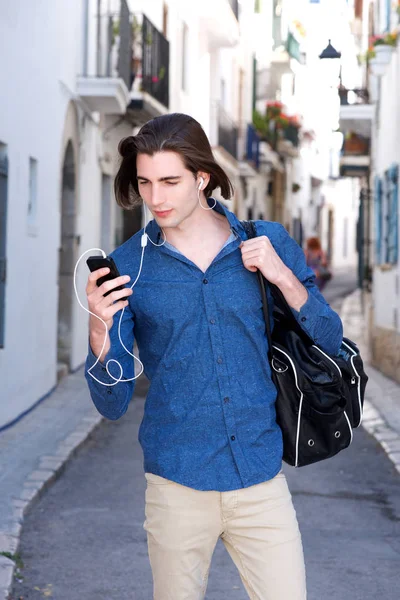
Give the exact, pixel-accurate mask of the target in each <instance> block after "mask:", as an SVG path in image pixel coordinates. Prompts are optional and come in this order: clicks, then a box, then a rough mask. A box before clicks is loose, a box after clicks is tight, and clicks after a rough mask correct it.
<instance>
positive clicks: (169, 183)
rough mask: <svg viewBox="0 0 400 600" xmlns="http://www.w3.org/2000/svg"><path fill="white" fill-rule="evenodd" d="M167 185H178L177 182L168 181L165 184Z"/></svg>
mask: <svg viewBox="0 0 400 600" xmlns="http://www.w3.org/2000/svg"><path fill="white" fill-rule="evenodd" d="M165 183H166V184H167V185H178V182H177V181H166V182H165Z"/></svg>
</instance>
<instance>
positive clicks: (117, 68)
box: [78, 0, 169, 124]
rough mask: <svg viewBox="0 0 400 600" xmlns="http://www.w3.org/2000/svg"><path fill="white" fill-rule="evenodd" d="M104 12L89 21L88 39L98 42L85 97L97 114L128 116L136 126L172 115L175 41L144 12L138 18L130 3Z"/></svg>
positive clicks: (82, 83)
mask: <svg viewBox="0 0 400 600" xmlns="http://www.w3.org/2000/svg"><path fill="white" fill-rule="evenodd" d="M104 1H105V0H103V2H104ZM102 8H104V7H103V5H102V4H101V5H100V12H99V13H98V14H97V15H96V17H95V19H94V22H89V23H88V39H89V38H90V39H91V40H93V36H94V38H95V41H96V43H95V44H92V45H91V49H92V48H93V49H94V48H95V50H94V51H93V52H92V54H91V55H89V52H88V47H87V48H86V57H87V58H86V64H85V68H84V75H83V76H82V77H79V78H78V93H79V95H80V96H81V97H82V98H83V99H84V100H85V102H86V104H87V105H88V106H89V108H90V109H91V110H93V111H98V112H100V113H104V114H126V115H127V116H128V117H129V118H130V120H131V122H132V123H133V124H136V123H137V124H141V123H143V122H145V121H146V120H148V119H150V118H152V117H155V116H158V115H160V114H163V113H166V112H168V105H169V42H168V41H167V40H166V38H165V37H164V36H163V35H162V34H161V33H160V32H159V31H158V30H157V29H156V27H154V25H153V24H152V23H151V21H150V20H149V19H148V18H147V17H146V16H145V15H144V14H141V13H140V14H132V13H131V12H130V11H129V9H128V5H127V2H126V0H121V4H120V11H119V13H110V12H107V11H104V10H102ZM94 32H95V35H94ZM91 34H93V35H91ZM90 35H91V37H90Z"/></svg>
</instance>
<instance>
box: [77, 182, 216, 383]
mask: <svg viewBox="0 0 400 600" xmlns="http://www.w3.org/2000/svg"><path fill="white" fill-rule="evenodd" d="M203 183H204V179H203V178H202V177H201V178H200V185H199V187H198V188H197V197H198V201H199V204H200V206H201V208H203V210H212V209H213V208H214V206H215V205H216V203H217V201H216V200H215V199H214V206H212V207H208V208H205V207H204V206H203V205H202V204H201V200H200V189H201V187H202V185H203ZM143 206H144V212H145V226H144V230H143V234H142V237H141V246H142V255H141V258H140V266H139V272H138V274H137V276H136V279H135V281H134V282H133V283H132V285H131V286H130V288H131V289H133V287H134V286H135V285H136V283H137V281H138V279H139V277H140V274H141V272H142V267H143V258H144V251H145V248H146V246H147V242H148V241H149V240H150V242H151V243H152V244H153V246H163V245H164V244H165V242H166V241H167V236H166V235H165V232H164V230H163V228H162V227H160V229H161V231H162V233H163V236H164V241H163V242H162V244H156V243H155V242H153V240H152V239H151V238H150V237H149V236H148V235H147V233H146V227H147V225H148V222H147V220H146V208H147V206H146V204H145V203H144V202H143ZM89 252H100V253H101V255H102V257H103V258H106V256H107V255H106V253H105V252H104V250H102V249H101V248H90V249H89V250H85V252H83V253H82V254H81V256H80V257H79V258H78V260H77V261H76V264H75V268H74V278H73V281H74V291H75V296H76V299H77V300H78V304H79V306H80V307H81V308H83V310H84V311H86V312H87V313H89V315H92V316H93V317H96V319H99V321H101V322H102V323H103V325H104V329H105V335H104V341H103V345H102V348H101V351H100V354H99V356H98V357H97V359H96V361H95V363H94V364H93V365H92V366H91V367H90V368H89V369H88V371H87V372H88V374H89V375H90V376H91V377H92V378H93V379H94V380H95V381H97V383H100V384H101V385H105V386H108V387H110V386H114V385H117V383H119V382H120V381H122V380H123V381H134V380H135V379H137V378H138V377H139V376H140V375H141V374H142V373H143V370H144V365H143V363H142V361H141V360H140V358H138V357H137V356H135V355H134V354H133V353H132V352H131V351H130V350H128V348H127V347H126V346H125V344H124V342H123V340H122V336H121V324H122V319H123V316H124V312H125V307H124V308H123V309H122V310H121V315H120V318H119V322H118V338H119V341H120V344H121V346H122V347H123V349H124V350H125V352H127V353H128V354H129V355H130V356H132V358H133V359H134V360H137V361H138V362H139V363H140V367H141V369H140V372H139V373H138V374H137V375H135V376H134V377H131V378H130V379H122V377H123V367H122V365H121V363H120V362H118V361H117V360H116V359H114V358H110V359H109V360H108V361H107V363H106V364H105V369H106V371H107V374H108V375H109V377H111V378H112V379H113V380H114V382H113V383H105V382H104V381H100V380H99V379H97V377H95V376H94V375H93V373H91V371H92V369H94V368H95V366H96V365H97V364H98V363H99V361H100V356H101V355H102V354H103V351H104V348H105V346H106V343H107V334H108V328H107V324H106V323H105V321H103V319H102V318H101V317H99V316H98V315H96V314H95V313H93V312H92V311H90V310H89V309H88V308H86V306H84V305H83V304H82V302H81V300H80V298H79V294H78V289H77V285H76V274H77V271H78V266H79V263H80V262H81V260H82V258H83V257H84V256H85V254H88V253H89ZM110 363H116V364H117V365H118V366H119V369H120V374H119V377H118V378H116V377H114V375H112V374H111V373H110V371H109V369H108V365H109V364H110Z"/></svg>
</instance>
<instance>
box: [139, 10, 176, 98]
mask: <svg viewBox="0 0 400 600" xmlns="http://www.w3.org/2000/svg"><path fill="white" fill-rule="evenodd" d="M132 28H133V73H132V84H133V90H134V91H143V92H147V93H148V94H150V95H151V96H153V98H155V99H156V100H158V101H159V102H161V104H163V105H164V106H166V107H167V108H168V106H169V42H168V40H167V39H166V38H165V37H164V36H163V34H162V33H161V32H160V31H158V29H157V28H156V27H155V26H154V25H153V23H152V22H151V21H150V19H148V18H147V17H146V15H144V14H134V15H133V21H132Z"/></svg>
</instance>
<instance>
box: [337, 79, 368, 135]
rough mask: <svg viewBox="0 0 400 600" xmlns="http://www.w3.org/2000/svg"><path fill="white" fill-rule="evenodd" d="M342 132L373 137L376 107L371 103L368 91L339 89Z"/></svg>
mask: <svg viewBox="0 0 400 600" xmlns="http://www.w3.org/2000/svg"><path fill="white" fill-rule="evenodd" d="M339 97H340V115H339V124H340V130H341V131H342V132H343V133H347V132H349V131H353V132H355V133H358V134H359V135H361V136H364V137H367V138H369V137H371V131H372V121H373V119H374V116H375V105H374V104H370V103H369V95H368V90H366V89H353V90H348V89H346V88H343V87H342V88H340V89H339Z"/></svg>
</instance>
